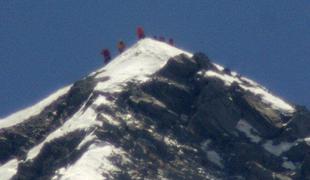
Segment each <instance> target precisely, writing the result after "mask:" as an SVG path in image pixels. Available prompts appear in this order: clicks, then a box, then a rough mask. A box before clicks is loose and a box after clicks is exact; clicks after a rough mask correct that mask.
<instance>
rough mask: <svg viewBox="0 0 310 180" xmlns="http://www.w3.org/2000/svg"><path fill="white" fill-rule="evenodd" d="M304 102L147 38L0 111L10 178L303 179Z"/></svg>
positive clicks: (308, 161) (306, 160)
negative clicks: (11, 110) (21, 106)
mask: <svg viewBox="0 0 310 180" xmlns="http://www.w3.org/2000/svg"><path fill="white" fill-rule="evenodd" d="M309 121H310V112H309V111H308V110H306V109H304V108H301V107H299V106H297V107H293V106H292V105H290V104H289V103H286V102H285V101H283V100H282V99H281V98H279V97H276V96H274V95H272V94H271V93H270V92H269V91H268V90H267V89H266V88H264V87H263V86H261V85H259V84H257V83H255V82H254V81H252V80H250V79H247V78H245V77H242V76H241V75H239V74H237V73H235V72H231V71H229V70H227V69H225V68H224V67H222V66H220V65H217V64H214V63H212V62H211V61H210V59H209V58H208V57H207V56H206V55H204V54H202V53H196V54H194V55H192V54H191V53H189V52H186V51H183V50H180V49H178V48H176V47H173V46H170V45H168V44H166V43H164V42H160V41H157V40H153V39H150V38H145V39H143V40H140V41H139V42H137V43H136V44H134V45H133V46H132V47H130V48H129V49H127V50H126V51H125V52H123V53H122V54H120V55H119V56H117V57H115V58H114V59H113V60H112V61H111V62H110V63H109V64H107V65H106V66H104V67H103V68H100V69H99V70H97V71H95V72H93V73H91V74H90V75H89V76H87V77H85V78H84V79H82V80H79V81H77V82H75V83H73V84H72V85H70V86H67V87H65V88H63V89H61V90H59V91H57V92H56V93H54V94H52V95H51V96H49V97H48V98H46V99H44V100H43V101H41V102H39V103H38V104H36V105H34V106H32V107H29V108H27V109H25V110H22V111H20V112H17V113H15V114H13V115H11V116H9V117H8V118H5V119H2V120H1V121H0V150H1V151H0V174H1V179H4V180H8V179H13V180H20V179H22V180H28V179H29V180H32V179H52V180H59V179H60V180H71V179H72V180H79V179H81V180H82V179H90V180H92V179H94V180H96V179H227V178H228V177H229V178H232V179H240V180H243V179H255V178H256V177H261V178H262V179H274V178H276V179H277V178H278V179H303V178H304V177H310V173H309V172H310V171H309V167H310V156H309V152H310V148H309V137H310V132H309V129H310V125H309V124H310V123H309Z"/></svg>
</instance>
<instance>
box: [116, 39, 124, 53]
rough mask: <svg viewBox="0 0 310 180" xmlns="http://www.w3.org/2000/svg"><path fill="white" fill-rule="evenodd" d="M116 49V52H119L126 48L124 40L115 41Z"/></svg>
mask: <svg viewBox="0 0 310 180" xmlns="http://www.w3.org/2000/svg"><path fill="white" fill-rule="evenodd" d="M117 49H118V52H119V53H120V54H121V53H122V52H124V50H125V49H126V45H125V43H124V41H122V40H120V41H118V43H117Z"/></svg>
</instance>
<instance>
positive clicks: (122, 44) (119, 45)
mask: <svg viewBox="0 0 310 180" xmlns="http://www.w3.org/2000/svg"><path fill="white" fill-rule="evenodd" d="M136 34H137V38H138V39H139V40H141V39H143V38H145V33H144V29H143V28H142V27H138V28H137V30H136ZM153 38H154V39H155V40H158V41H161V42H166V40H165V37H163V36H160V37H159V38H158V37H157V36H154V37H153ZM167 43H168V44H170V45H171V46H174V40H173V39H172V38H170V39H168V42H167ZM117 49H118V52H119V53H120V54H121V53H123V52H124V51H125V49H126V44H125V42H124V41H123V40H120V41H118V43H117ZM101 55H102V56H103V58H104V64H108V63H109V62H110V61H111V53H110V50H109V49H107V48H104V49H103V50H102V51H101Z"/></svg>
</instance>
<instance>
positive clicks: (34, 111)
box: [0, 86, 71, 129]
mask: <svg viewBox="0 0 310 180" xmlns="http://www.w3.org/2000/svg"><path fill="white" fill-rule="evenodd" d="M70 88H71V86H66V87H64V88H62V89H60V90H58V91H57V92H55V93H53V94H52V95H50V96H49V97H47V98H45V99H44V100H43V101H40V102H39V103H37V104H35V105H33V106H31V107H28V108H26V109H23V110H21V111H18V112H16V113H14V114H12V115H10V116H8V117H6V118H4V119H0V129H1V128H7V127H11V126H14V125H16V124H19V123H21V122H23V121H24V120H27V119H28V118H30V117H31V116H35V115H38V114H39V113H40V112H42V110H44V108H46V107H47V106H48V105H50V104H51V103H52V102H53V101H55V100H57V98H59V97H60V96H63V95H64V94H66V93H67V92H68V91H69V89H70Z"/></svg>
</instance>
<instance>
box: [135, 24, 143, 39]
mask: <svg viewBox="0 0 310 180" xmlns="http://www.w3.org/2000/svg"><path fill="white" fill-rule="evenodd" d="M137 36H138V39H143V38H145V34H144V30H143V28H142V27H138V28H137Z"/></svg>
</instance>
